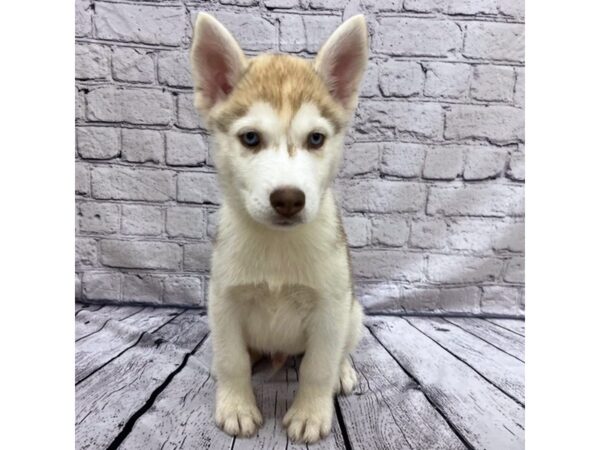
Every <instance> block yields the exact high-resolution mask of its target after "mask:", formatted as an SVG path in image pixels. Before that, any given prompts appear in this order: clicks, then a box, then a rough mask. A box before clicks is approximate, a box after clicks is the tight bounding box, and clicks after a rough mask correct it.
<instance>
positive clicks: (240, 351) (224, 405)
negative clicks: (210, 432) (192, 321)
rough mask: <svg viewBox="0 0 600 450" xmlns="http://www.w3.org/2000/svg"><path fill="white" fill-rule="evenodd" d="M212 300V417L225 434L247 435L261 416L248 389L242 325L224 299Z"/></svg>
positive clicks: (247, 360) (247, 362) (248, 381)
mask: <svg viewBox="0 0 600 450" xmlns="http://www.w3.org/2000/svg"><path fill="white" fill-rule="evenodd" d="M212 300H213V301H211V304H212V305H213V308H212V311H210V310H209V312H210V315H211V327H212V340H213V369H214V371H215V375H216V378H217V393H216V410H215V419H216V422H217V425H219V427H220V428H221V429H222V430H223V431H225V432H226V433H227V434H230V435H232V436H251V435H253V434H254V433H255V432H256V430H257V428H258V427H259V426H260V425H261V424H262V416H261V414H260V411H259V410H258V408H257V406H256V399H255V397H254V392H253V391H252V382H251V375H252V367H251V363H250V354H249V353H248V349H247V346H246V344H245V342H244V339H243V335H242V326H241V323H240V320H239V319H238V318H237V316H236V314H235V313H234V311H235V309H234V308H231V307H228V305H227V303H226V302H227V301H228V300H227V299H225V298H223V299H218V300H217V299H214V298H213V299H212ZM215 300H217V301H215Z"/></svg>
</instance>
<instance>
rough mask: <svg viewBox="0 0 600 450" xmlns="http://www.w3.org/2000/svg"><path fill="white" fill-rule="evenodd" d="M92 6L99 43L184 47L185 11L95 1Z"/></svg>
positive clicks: (180, 7) (163, 7)
mask: <svg viewBox="0 0 600 450" xmlns="http://www.w3.org/2000/svg"><path fill="white" fill-rule="evenodd" d="M94 5H95V10H96V14H95V16H94V23H95V25H96V34H97V36H98V37H99V38H100V39H111V40H118V41H127V42H139V43H144V44H160V45H180V44H182V43H183V40H184V32H185V9H184V8H183V7H182V6H179V5H173V6H160V7H157V6H151V5H140V4H138V5H134V4H123V3H105V2H98V1H97V2H95V3H94Z"/></svg>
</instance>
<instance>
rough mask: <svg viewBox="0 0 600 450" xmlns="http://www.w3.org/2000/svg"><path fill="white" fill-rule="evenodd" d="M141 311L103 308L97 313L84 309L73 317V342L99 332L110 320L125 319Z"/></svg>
mask: <svg viewBox="0 0 600 450" xmlns="http://www.w3.org/2000/svg"><path fill="white" fill-rule="evenodd" d="M142 309H144V308H143V307H142V306H105V307H104V308H102V309H100V310H99V311H90V310H89V309H84V310H82V311H81V312H80V313H79V314H77V316H75V342H77V341H78V340H80V339H83V338H85V337H87V336H89V335H90V334H93V333H96V332H97V331H99V330H101V329H102V328H103V327H104V326H105V325H106V323H107V322H108V321H109V320H110V319H113V320H121V319H126V318H127V317H129V316H132V315H134V314H136V313H138V312H140V311H141V310H142Z"/></svg>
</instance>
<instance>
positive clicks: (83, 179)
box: [75, 163, 90, 195]
mask: <svg viewBox="0 0 600 450" xmlns="http://www.w3.org/2000/svg"><path fill="white" fill-rule="evenodd" d="M75 193H76V194H77V195H88V194H89V193H90V171H89V170H88V167H87V166H86V165H85V164H82V163H75Z"/></svg>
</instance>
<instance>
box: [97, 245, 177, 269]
mask: <svg viewBox="0 0 600 450" xmlns="http://www.w3.org/2000/svg"><path fill="white" fill-rule="evenodd" d="M181 260H182V249H181V247H180V246H179V245H178V244H176V243H173V242H157V241H121V240H112V239H105V240H102V241H100V262H101V263H102V264H103V265H105V266H108V267H120V268H130V269H165V270H177V269H179V268H180V263H181Z"/></svg>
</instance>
